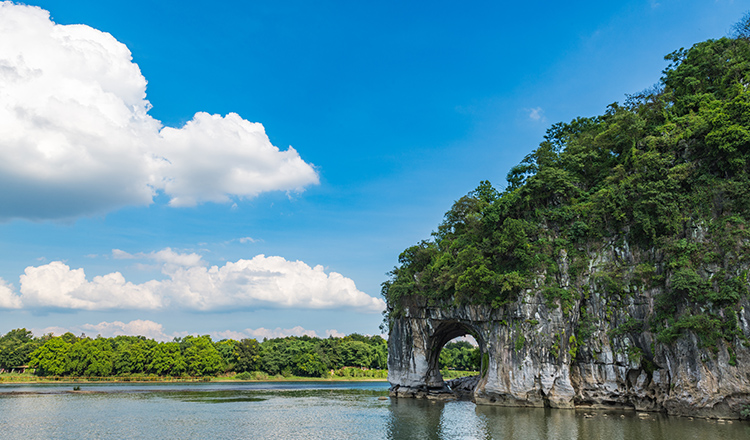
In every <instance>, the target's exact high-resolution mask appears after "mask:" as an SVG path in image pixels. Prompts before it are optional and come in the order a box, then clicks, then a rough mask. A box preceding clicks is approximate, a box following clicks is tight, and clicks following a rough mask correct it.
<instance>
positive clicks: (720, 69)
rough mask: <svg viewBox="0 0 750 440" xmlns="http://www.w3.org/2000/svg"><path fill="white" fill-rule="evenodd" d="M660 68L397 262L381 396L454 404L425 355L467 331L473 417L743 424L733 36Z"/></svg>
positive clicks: (747, 114) (747, 374) (745, 324)
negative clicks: (631, 416)
mask: <svg viewBox="0 0 750 440" xmlns="http://www.w3.org/2000/svg"><path fill="white" fill-rule="evenodd" d="M744 24H745V25H747V26H746V27H743V28H742V29H750V18H747V20H746V22H745V23H744ZM666 60H668V61H669V62H670V63H671V64H670V65H669V66H668V67H667V68H666V69H665V70H664V71H663V76H662V78H661V80H660V82H659V83H658V84H657V85H656V86H655V87H653V88H651V89H648V90H645V91H643V92H640V93H637V94H635V95H629V96H628V97H627V99H626V101H625V103H624V104H622V105H620V104H618V103H613V104H611V105H609V106H608V107H607V110H606V112H605V113H604V114H602V115H600V116H595V117H579V118H576V119H574V120H572V121H571V122H569V123H558V124H554V125H553V126H552V127H550V128H549V130H548V131H547V134H546V135H545V137H544V140H543V141H542V142H541V143H540V144H539V147H538V148H537V149H535V150H533V151H532V152H531V153H529V154H528V155H527V156H526V157H525V158H524V159H523V160H522V161H521V163H519V164H518V165H516V166H514V167H512V168H511V169H510V171H509V172H508V175H507V184H505V185H504V186H503V188H502V190H497V189H495V188H494V187H493V186H492V185H491V184H490V182H488V181H483V182H481V183H480V185H479V186H478V187H477V188H476V189H475V190H474V191H472V192H470V193H469V194H467V195H466V196H464V197H462V198H460V199H459V200H457V201H456V202H455V203H454V205H453V207H452V208H451V209H450V210H449V211H448V212H447V213H446V215H445V218H444V221H443V222H442V224H440V225H439V226H438V229H437V230H436V231H435V232H433V234H432V238H431V239H429V240H424V241H421V242H419V243H418V244H416V245H414V246H411V247H409V248H407V249H406V250H405V251H404V252H402V253H401V255H399V265H398V266H396V267H395V268H394V269H393V270H392V271H391V272H390V279H388V280H387V281H385V282H384V283H383V294H384V296H385V298H386V301H387V305H388V309H387V311H386V324H387V325H388V328H389V332H390V336H389V341H388V344H389V361H388V368H389V380H390V382H391V384H392V387H391V394H392V395H394V396H399V397H407V396H409V397H428V398H440V397H445V396H448V397H450V396H453V395H455V394H457V393H455V392H454V390H451V389H450V387H449V386H448V385H446V384H445V383H444V381H443V379H442V377H441V375H440V371H439V365H438V364H439V356H440V351H441V349H442V347H443V346H444V345H445V344H446V343H447V342H448V341H449V340H451V339H453V338H455V337H457V336H461V335H467V334H470V335H472V336H474V338H475V339H476V341H477V343H478V344H479V347H480V349H481V353H482V356H481V371H480V377H479V380H478V383H477V384H476V386H475V387H474V388H473V389H471V388H470V387H469V386H468V385H467V384H466V383H462V384H457V386H456V387H457V388H460V389H461V392H460V393H458V394H462V395H463V394H466V392H467V387H468V388H469V390H468V393H469V394H470V395H471V397H472V399H473V400H474V401H476V402H477V403H480V404H494V405H508V406H549V407H555V408H576V407H599V408H615V407H622V408H632V409H636V410H641V411H663V412H666V413H668V414H674V415H691V416H702V417H734V418H750V31H749V32H747V33H744V34H740V35H738V36H736V37H735V38H721V39H718V40H708V41H704V42H700V43H697V44H695V45H693V47H691V48H690V49H680V50H677V51H675V52H673V53H671V54H669V55H667V57H666Z"/></svg>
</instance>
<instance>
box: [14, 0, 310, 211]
mask: <svg viewBox="0 0 750 440" xmlns="http://www.w3.org/2000/svg"><path fill="white" fill-rule="evenodd" d="M150 108H151V104H150V103H149V102H148V100H147V99H146V79H145V78H144V77H143V75H142V74H141V71H140V69H139V67H138V65H136V64H135V63H133V62H132V56H131V53H130V51H129V50H128V48H127V47H126V46H125V45H124V44H122V43H120V42H118V41H117V40H116V39H115V38H114V37H112V36H111V35H110V34H107V33H104V32H101V31H98V30H96V29H93V28H91V27H88V26H84V25H66V26H64V25H57V24H55V23H54V22H52V21H51V20H50V18H49V13H48V12H47V11H45V10H42V9H40V8H37V7H31V6H25V5H16V4H13V3H11V2H2V3H0V186H1V187H3V188H5V189H6V191H3V192H2V193H0V218H14V217H19V218H34V219H46V218H64V217H74V216H78V215H85V214H91V213H99V212H106V211H108V210H112V209H116V208H119V207H121V206H125V205H147V204H149V203H151V202H152V201H153V197H154V195H155V194H156V193H157V192H158V191H163V192H164V193H165V194H167V195H168V196H169V197H170V204H171V205H173V206H190V205H195V204H196V203H201V202H225V201H228V200H230V198H232V197H237V198H243V197H253V196H256V195H258V194H259V193H261V192H264V191H275V190H282V191H295V190H302V189H303V188H304V187H305V186H307V185H310V184H315V183H317V182H318V176H317V173H316V171H315V170H314V168H313V167H312V166H311V165H310V164H307V163H305V162H304V161H303V160H302V159H301V158H300V156H299V154H298V153H297V152H296V151H295V150H294V149H293V148H291V147H290V148H289V149H288V150H286V151H281V150H279V149H278V148H277V147H275V146H273V145H271V143H270V141H269V140H268V137H267V136H266V134H265V131H264V129H263V126H262V125H261V124H258V123H251V122H248V121H246V120H243V119H242V118H241V117H239V116H238V115H236V114H233V113H230V114H228V115H226V116H225V117H222V116H219V115H209V114H207V113H197V114H196V115H195V116H194V117H193V119H192V120H191V121H189V122H188V123H187V124H186V125H185V126H184V127H182V128H170V127H162V125H161V123H160V122H159V121H157V120H156V119H154V118H152V117H151V116H150V115H149V114H148V111H149V110H150Z"/></svg>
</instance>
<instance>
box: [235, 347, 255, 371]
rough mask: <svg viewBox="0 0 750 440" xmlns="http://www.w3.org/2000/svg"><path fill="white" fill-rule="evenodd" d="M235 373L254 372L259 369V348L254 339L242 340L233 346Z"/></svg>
mask: <svg viewBox="0 0 750 440" xmlns="http://www.w3.org/2000/svg"><path fill="white" fill-rule="evenodd" d="M234 358H235V359H236V361H235V371H255V370H257V369H258V368H259V367H260V359H261V348H260V344H259V343H258V341H256V340H255V339H243V340H241V341H239V342H238V343H237V344H235V346H234Z"/></svg>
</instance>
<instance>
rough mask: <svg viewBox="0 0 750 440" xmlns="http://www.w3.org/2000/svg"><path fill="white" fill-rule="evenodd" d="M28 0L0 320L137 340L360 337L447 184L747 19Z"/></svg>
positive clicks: (21, 31)
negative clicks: (198, 336) (136, 337)
mask: <svg viewBox="0 0 750 440" xmlns="http://www.w3.org/2000/svg"><path fill="white" fill-rule="evenodd" d="M30 4H31V5H32V6H34V7H25V6H20V5H16V4H12V3H2V6H1V7H0V23H2V24H0V33H2V34H3V35H2V36H1V37H0V97H2V99H0V155H2V157H0V187H2V191H1V192H2V194H4V195H0V221H1V222H0V246H1V247H2V250H3V251H2V252H1V253H0V278H2V283H1V284H0V332H2V333H5V332H7V331H8V330H10V329H13V328H18V327H26V328H30V329H33V330H34V331H35V332H36V333H38V334H40V333H43V332H47V331H53V332H56V333H59V332H61V331H66V330H71V331H74V332H76V333H80V332H85V333H86V334H89V335H95V334H97V333H101V334H103V335H105V336H110V335H112V334H118V333H140V334H145V335H146V336H149V337H156V338H161V339H166V338H171V337H173V336H179V335H183V334H188V333H192V334H196V333H197V334H211V335H213V336H214V337H217V338H221V337H234V338H239V337H263V336H274V335H284V334H301V333H307V334H316V335H318V336H321V337H325V336H327V335H329V334H333V335H338V334H348V333H351V332H359V333H366V334H376V333H378V324H379V323H380V321H381V315H380V313H379V310H380V308H382V302H380V299H379V298H380V294H379V292H380V283H381V282H383V281H384V280H385V279H386V278H387V275H386V273H387V272H388V271H389V270H390V269H391V268H392V267H393V266H394V265H395V264H396V263H397V257H398V254H399V253H400V252H401V251H402V250H403V249H405V248H406V247H408V246H410V245H412V244H414V243H416V242H418V241H419V240H422V239H426V238H429V235H430V232H431V231H432V230H434V229H436V227H437V225H438V224H439V222H440V221H441V219H442V216H443V214H444V213H445V211H447V210H448V209H449V208H450V206H451V204H452V202H453V201H454V200H456V199H458V198H459V197H461V196H462V195H464V194H466V193H467V192H469V191H471V190H472V189H473V188H475V187H476V186H477V184H478V183H479V182H480V181H481V180H490V181H491V182H492V183H493V184H494V185H495V186H496V187H498V188H500V189H502V188H503V186H504V183H505V175H506V174H507V172H508V170H509V168H510V167H511V166H513V165H515V164H516V163H518V162H519V161H520V160H521V159H522V158H523V157H524V156H525V155H526V154H528V153H529V152H530V151H531V150H532V149H534V148H535V146H536V145H538V143H539V142H540V141H541V139H542V136H543V135H544V132H545V130H546V129H547V127H549V126H550V125H551V124H553V123H555V122H559V121H569V120H571V119H573V118H575V117H577V116H592V115H596V114H601V113H603V112H604V110H605V108H606V106H607V105H608V104H610V103H612V102H614V101H623V100H624V98H625V94H627V93H636V92H638V91H641V90H643V89H645V88H647V87H649V86H651V85H653V84H655V83H656V82H657V81H658V79H659V76H660V72H661V71H662V70H663V69H664V68H665V67H666V65H667V63H666V62H665V61H664V60H663V57H664V55H666V54H668V53H670V52H672V51H674V50H676V49H679V48H680V47H689V46H691V45H692V44H694V43H696V42H698V41H702V40H705V39H708V38H719V37H721V36H724V35H726V34H727V33H728V32H729V30H730V28H731V26H732V24H733V23H735V22H736V21H738V20H739V19H740V17H741V16H742V15H743V13H744V12H745V11H746V10H747V9H748V5H747V4H746V3H743V2H739V1H728V0H718V1H694V2H684V1H667V0H664V1H659V2H656V1H621V2H600V1H599V2H594V1H583V2H575V4H570V2H568V3H564V2H562V3H561V2H541V1H528V2H523V3H521V2H517V3H516V2H514V3H510V2H481V1H477V2H465V4H461V3H455V2H434V1H433V2H411V3H410V4H403V2H388V1H381V2H341V1H337V2H332V1H323V2H299V1H273V2H255V1H227V2H222V3H221V4H207V3H205V2H194V1H160V2H153V1H140V0H131V1H128V2H122V1H107V2H101V1H78V0H66V1H39V2H31V3H30ZM35 7H38V8H35ZM40 8H41V9H40ZM45 11H48V13H49V15H46V14H47V12H45ZM69 25H84V26H69ZM3 42H4V43H3ZM125 48H126V49H127V50H126V49H125ZM128 51H129V52H128ZM130 56H132V60H131V59H130V58H129V57H130ZM144 93H145V94H144ZM253 123H259V124H262V126H261V125H257V124H253ZM264 133H265V134H264ZM266 136H267V137H266ZM290 146H291V147H292V148H291V149H290Z"/></svg>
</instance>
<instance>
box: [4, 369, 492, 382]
mask: <svg viewBox="0 0 750 440" xmlns="http://www.w3.org/2000/svg"><path fill="white" fill-rule="evenodd" d="M441 373H442V375H443V379H445V380H450V379H455V378H457V377H464V376H474V375H476V374H479V373H478V372H477V371H457V370H443V371H441ZM385 380H387V371H386V370H360V369H356V368H346V369H341V370H338V371H334V372H333V373H332V374H328V375H326V376H325V377H304V376H292V375H286V376H285V375H281V374H277V375H269V374H267V373H264V372H262V371H253V372H245V373H239V374H227V375H221V376H202V377H192V376H179V377H171V376H156V375H130V376H106V377H74V376H37V375H34V374H30V373H23V374H21V373H0V384H12V383H19V384H21V383H97V382H111V383H127V382H135V383H138V382H285V381H287V382H294V381H300V382H301V381H321V382H327V381H331V382H333V381H351V382H358V381H385Z"/></svg>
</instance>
